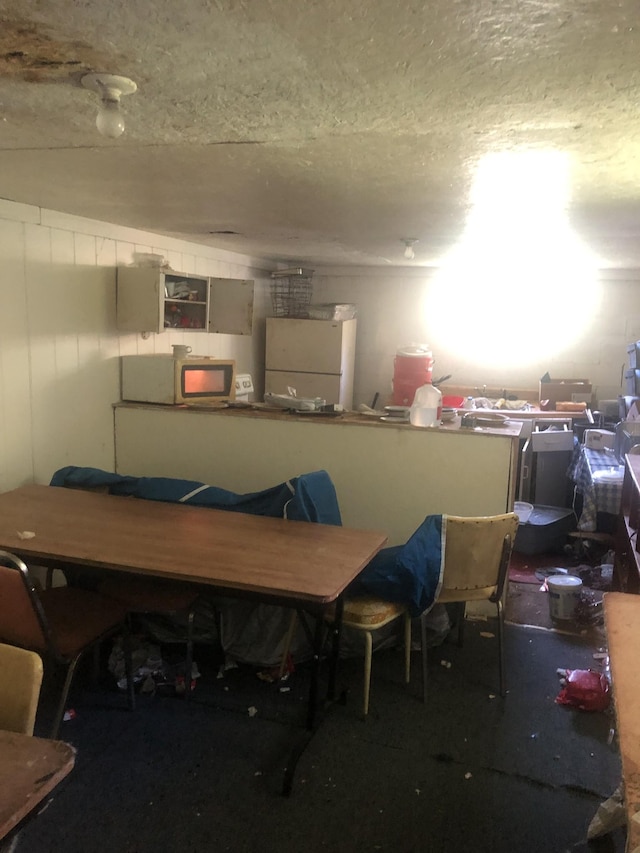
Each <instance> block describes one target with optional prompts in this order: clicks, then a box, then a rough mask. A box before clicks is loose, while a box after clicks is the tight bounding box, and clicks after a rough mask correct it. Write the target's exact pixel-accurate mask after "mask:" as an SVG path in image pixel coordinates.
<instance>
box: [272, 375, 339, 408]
mask: <svg viewBox="0 0 640 853" xmlns="http://www.w3.org/2000/svg"><path fill="white" fill-rule="evenodd" d="M340 380H341V377H340V376H339V375H338V374H335V373H329V374H327V373H294V372H287V371H284V370H266V371H265V380H264V390H265V392H266V393H271V394H288V393H289V391H288V389H289V388H295V390H296V396H297V397H306V398H308V399H311V400H313V399H315V398H316V397H320V398H321V399H322V400H324V401H325V402H326V403H340V404H341V405H343V406H345V408H350V407H351V403H350V401H349V400H345V398H344V396H343V394H342V389H341V382H340Z"/></svg>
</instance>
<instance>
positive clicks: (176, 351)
mask: <svg viewBox="0 0 640 853" xmlns="http://www.w3.org/2000/svg"><path fill="white" fill-rule="evenodd" d="M171 349H172V350H173V357H174V358H186V357H187V356H188V355H189V353H190V352H191V347H188V346H185V345H184V344H173V346H172V347H171Z"/></svg>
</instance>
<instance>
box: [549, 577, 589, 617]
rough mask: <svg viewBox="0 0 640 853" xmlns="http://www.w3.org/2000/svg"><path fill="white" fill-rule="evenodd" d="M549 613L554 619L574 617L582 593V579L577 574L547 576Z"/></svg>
mask: <svg viewBox="0 0 640 853" xmlns="http://www.w3.org/2000/svg"><path fill="white" fill-rule="evenodd" d="M547 588H548V590H549V615H550V616H551V618H552V619H573V617H574V615H575V612H576V605H577V603H578V602H579V601H580V594H581V593H582V581H581V580H580V578H577V577H575V575H552V576H551V577H548V578H547Z"/></svg>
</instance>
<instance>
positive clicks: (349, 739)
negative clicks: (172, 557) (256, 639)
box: [16, 622, 624, 853]
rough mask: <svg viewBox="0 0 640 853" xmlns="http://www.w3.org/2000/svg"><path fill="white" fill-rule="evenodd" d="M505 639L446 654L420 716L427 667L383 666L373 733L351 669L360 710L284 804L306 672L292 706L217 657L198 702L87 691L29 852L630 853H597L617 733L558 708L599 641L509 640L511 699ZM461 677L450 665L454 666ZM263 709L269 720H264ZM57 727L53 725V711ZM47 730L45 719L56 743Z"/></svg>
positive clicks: (614, 776)
mask: <svg viewBox="0 0 640 853" xmlns="http://www.w3.org/2000/svg"><path fill="white" fill-rule="evenodd" d="M488 630H491V623H490V622H489V623H477V624H476V623H470V624H469V626H468V629H467V633H466V637H465V645H464V648H462V649H459V648H458V647H457V645H455V644H454V643H449V642H446V643H444V644H443V645H441V646H438V647H437V648H435V649H432V650H431V653H430V663H429V678H430V699H429V703H428V705H427V706H424V705H423V704H422V702H421V683H420V665H419V654H418V653H415V654H414V660H413V677H412V682H411V684H410V685H409V686H408V687H406V686H405V685H404V684H403V681H402V655H401V652H399V651H396V650H394V649H387V650H383V651H379V652H377V653H376V654H375V656H374V671H373V680H372V694H371V712H370V716H369V718H368V719H367V720H366V721H363V720H362V719H361V718H360V703H361V688H362V672H361V668H362V661H361V660H359V659H358V660H347V661H343V662H342V663H341V672H340V682H341V684H345V685H349V692H348V696H347V702H346V704H345V705H340V704H337V705H334V706H332V707H331V708H330V709H329V711H328V712H327V715H326V717H325V718H324V720H323V723H322V725H321V726H320V728H319V729H318V731H317V732H316V733H315V735H314V737H313V738H312V740H311V742H310V743H309V745H308V747H307V749H306V751H305V752H304V754H303V755H302V757H301V758H300V761H299V763H298V767H297V772H296V776H295V783H294V789H293V792H292V794H291V796H290V797H283V796H282V794H281V782H282V769H283V767H284V764H285V763H286V756H287V751H288V748H289V747H290V746H291V744H292V742H293V740H292V735H293V734H294V728H292V726H291V725H290V724H291V722H292V721H294V720H296V719H301V718H302V714H303V711H304V690H305V687H306V684H305V682H306V678H307V673H306V671H305V668H304V667H302V668H300V669H299V670H298V671H297V672H296V673H295V674H294V675H293V676H292V678H291V679H290V681H289V685H288V686H289V687H290V690H289V691H288V692H284V693H283V692H280V691H279V689H278V685H277V684H268V683H265V682H262V681H260V680H259V679H257V678H256V675H255V672H254V671H252V670H250V669H240V670H233V671H231V672H229V673H227V675H226V677H225V678H224V679H217V678H216V677H215V673H216V668H217V663H216V661H215V660H214V659H213V656H212V652H211V650H210V649H209V650H207V649H206V648H205V647H202V648H200V649H198V651H199V655H198V657H197V659H198V663H199V664H200V668H201V671H202V673H203V675H202V678H201V679H199V683H198V686H197V689H196V692H195V694H194V697H193V701H191V702H189V703H185V702H184V701H182V700H181V699H178V698H175V697H165V698H161V697H159V696H153V697H142V698H141V700H140V702H139V707H138V709H137V710H136V711H135V712H134V713H130V712H128V711H126V710H124V707H125V703H124V701H123V697H122V696H121V695H119V694H117V693H115V692H113V691H110V690H107V689H104V690H99V691H98V690H96V689H95V688H93V689H90V687H89V684H88V683H87V682H86V680H85V681H82V680H81V682H80V684H79V687H78V690H77V691H76V692H75V694H74V696H73V705H74V708H75V710H76V714H77V715H76V717H75V719H73V720H71V721H69V722H65V723H64V724H63V728H62V731H61V738H63V739H65V740H67V741H68V742H70V743H72V744H73V745H74V746H75V747H77V750H78V754H77V763H76V767H75V769H74V771H73V772H72V773H71V775H70V776H69V777H68V778H67V780H66V781H65V782H64V783H62V785H61V786H60V787H59V788H58V789H57V791H56V792H55V795H54V796H53V798H52V800H51V801H50V802H49V804H48V806H47V807H46V808H45V809H44V810H43V811H42V812H41V813H40V814H38V815H36V816H35V817H34V818H33V819H32V820H30V821H28V822H27V823H26V825H25V826H24V827H23V828H22V831H21V832H20V834H19V836H18V844H17V847H16V849H17V851H18V853H45V851H46V853H53V852H54V851H56V853H57V851H65V853H112V851H113V853H115V851H117V853H165V851H167V853H172V851H176V853H177V851H180V853H188V851H189V852H191V851H193V853H200V851H203V853H204V851H233V853H271V851H273V853H290V852H291V853H298V852H299V853H302V851H309V853H315V851H358V853H359V851H372V853H373V852H374V851H390V853H391V851H392V852H393V853H423V851H430V852H431V851H441V853H449V851H450V853H454V852H455V853H460V851H477V852H478V853H482V852H483V851H486V853H514V851H518V853H555V851H559V853H560V851H567V850H585V851H586V850H589V851H591V850H610V851H613V850H615V851H622V850H623V847H624V838H623V836H622V833H621V832H620V831H618V834H614V835H613V836H612V837H609V838H608V839H605V841H604V842H600V843H598V844H597V845H594V844H593V843H592V844H591V845H589V846H587V845H586V843H585V838H586V831H587V827H588V825H589V822H590V820H591V818H592V817H593V815H594V814H595V812H596V810H597V808H598V805H599V804H600V803H601V801H602V800H604V799H606V798H607V797H608V796H609V795H610V794H611V793H612V792H613V790H614V789H615V787H616V785H617V784H618V781H619V756H618V753H617V749H616V745H615V741H614V742H613V744H611V745H609V744H608V734H609V729H610V726H611V722H612V717H611V716H610V715H609V714H608V713H587V712H583V711H579V710H575V709H573V708H569V707H566V706H562V705H559V704H557V703H556V702H555V697H556V696H557V694H558V692H559V689H560V685H559V681H558V676H557V673H556V670H557V668H559V667H561V668H569V669H581V668H588V667H594V666H597V663H596V662H595V661H594V659H593V651H594V649H593V647H592V645H591V644H590V643H589V642H588V641H587V640H586V639H585V638H584V637H579V636H567V635H561V634H556V633H553V632H550V631H544V630H535V629H531V628H525V627H522V626H517V625H509V626H507V650H508V656H507V665H508V673H509V682H510V689H509V692H508V695H507V696H506V698H504V699H501V698H500V697H499V696H496V695H495V694H496V692H497V691H496V687H497V665H496V664H497V655H496V653H495V652H496V649H495V640H493V639H491V638H486V637H483V636H481V632H487V631H488ZM443 661H444V662H445V664H446V663H449V664H450V666H446V665H443V663H442V662H443ZM251 708H255V709H256V711H255V713H254V714H253V715H252V713H251V712H250V710H249V709H251ZM43 713H44V712H43ZM46 723H47V721H46V720H45V719H44V718H42V719H40V718H39V720H38V726H39V727H41V729H42V731H41V732H38V731H36V733H43V732H44V726H45V725H46Z"/></svg>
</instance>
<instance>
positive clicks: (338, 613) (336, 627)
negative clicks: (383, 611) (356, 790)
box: [282, 596, 344, 797]
mask: <svg viewBox="0 0 640 853" xmlns="http://www.w3.org/2000/svg"><path fill="white" fill-rule="evenodd" d="M335 608H336V609H335V616H334V619H333V624H332V627H331V652H330V656H329V680H328V686H327V701H328V702H333V701H334V700H335V693H336V675H337V670H338V661H339V658H340V638H341V635H342V613H343V609H344V602H343V600H342V596H340V597H339V598H338V600H337V601H336V605H335ZM324 622H325V620H324V618H323V614H322V613H318V614H317V616H316V625H315V631H314V639H313V659H312V662H311V680H310V683H309V700H308V705H307V725H306V731H305V733H304V735H303V736H302V737H301V738H300V739H299V741H298V743H297V744H296V746H295V747H294V748H293V749H292V751H291V754H290V756H289V761H288V763H287V766H286V767H285V769H284V779H283V783H282V793H283V794H284V796H285V797H286V796H289V794H290V793H291V790H292V788H293V777H294V774H295V772H296V765H297V763H298V760H299V759H300V757H301V755H302V754H303V752H304V751H305V749H306V748H307V745H308V743H309V741H310V740H311V738H312V736H313V733H314V731H315V730H316V729H317V727H318V723H319V719H318V694H319V681H320V665H321V662H322V649H323V647H324Z"/></svg>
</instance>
